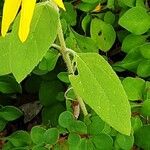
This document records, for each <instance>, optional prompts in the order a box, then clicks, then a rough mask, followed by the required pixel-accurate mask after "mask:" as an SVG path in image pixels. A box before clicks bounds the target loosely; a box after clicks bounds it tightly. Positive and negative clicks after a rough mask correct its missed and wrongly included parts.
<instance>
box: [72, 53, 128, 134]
mask: <svg viewBox="0 0 150 150" xmlns="http://www.w3.org/2000/svg"><path fill="white" fill-rule="evenodd" d="M74 61H75V62H76V63H77V69H78V75H77V76H76V75H70V81H71V84H72V86H73V88H74V90H75V92H76V93H77V94H78V95H80V96H81V97H82V99H83V100H84V101H85V102H86V103H87V104H88V105H89V106H90V107H91V108H92V109H94V111H95V112H96V113H97V114H98V115H99V116H100V117H101V118H102V120H104V121H105V122H107V123H108V124H109V125H111V126H112V127H113V128H115V129H116V130H117V131H119V132H121V133H123V134H127V135H129V134H130V131H131V123H130V115H131V114H130V113H131V112H130V105H129V102H128V99H127V96H126V94H125V91H124V89H123V86H122V85H121V82H120V80H119V78H118V77H117V75H116V74H115V72H114V71H113V70H112V68H111V67H110V65H109V64H108V63H107V62H106V61H105V60H104V58H103V57H101V56H100V55H98V54H92V53H87V54H78V55H77V56H76V57H75V60H74ZM108 83H109V84H108ZM122 116H124V117H122Z"/></svg>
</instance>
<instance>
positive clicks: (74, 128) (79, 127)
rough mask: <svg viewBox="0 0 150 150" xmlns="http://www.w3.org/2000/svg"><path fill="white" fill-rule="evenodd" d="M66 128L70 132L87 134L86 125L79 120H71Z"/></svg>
mask: <svg viewBox="0 0 150 150" xmlns="http://www.w3.org/2000/svg"><path fill="white" fill-rule="evenodd" d="M67 129H68V130H69V131H70V132H75V133H78V134H87V126H86V124H85V123H84V122H82V121H80V120H75V121H72V122H71V124H70V125H69V127H67Z"/></svg>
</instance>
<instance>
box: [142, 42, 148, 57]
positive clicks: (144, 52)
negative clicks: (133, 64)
mask: <svg viewBox="0 0 150 150" xmlns="http://www.w3.org/2000/svg"><path fill="white" fill-rule="evenodd" d="M149 49H150V43H145V44H143V45H142V46H140V52H141V54H142V56H143V57H144V58H146V59H150V50H149Z"/></svg>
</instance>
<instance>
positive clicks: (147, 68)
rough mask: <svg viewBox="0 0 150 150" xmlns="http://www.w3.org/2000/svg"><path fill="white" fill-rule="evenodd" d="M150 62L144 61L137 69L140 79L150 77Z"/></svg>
mask: <svg viewBox="0 0 150 150" xmlns="http://www.w3.org/2000/svg"><path fill="white" fill-rule="evenodd" d="M149 64H150V60H143V61H141V62H140V63H139V65H138V67H137V74H138V76H140V77H143V78H146V77H149V76H150V65H149Z"/></svg>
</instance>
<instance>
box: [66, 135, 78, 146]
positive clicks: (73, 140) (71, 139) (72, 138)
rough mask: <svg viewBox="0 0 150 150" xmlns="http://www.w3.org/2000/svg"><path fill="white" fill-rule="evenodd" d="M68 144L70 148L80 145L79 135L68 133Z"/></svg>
mask: <svg viewBox="0 0 150 150" xmlns="http://www.w3.org/2000/svg"><path fill="white" fill-rule="evenodd" d="M68 143H69V146H71V147H78V146H79V145H80V143H81V138H80V135H78V134H76V133H70V134H69V136H68Z"/></svg>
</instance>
